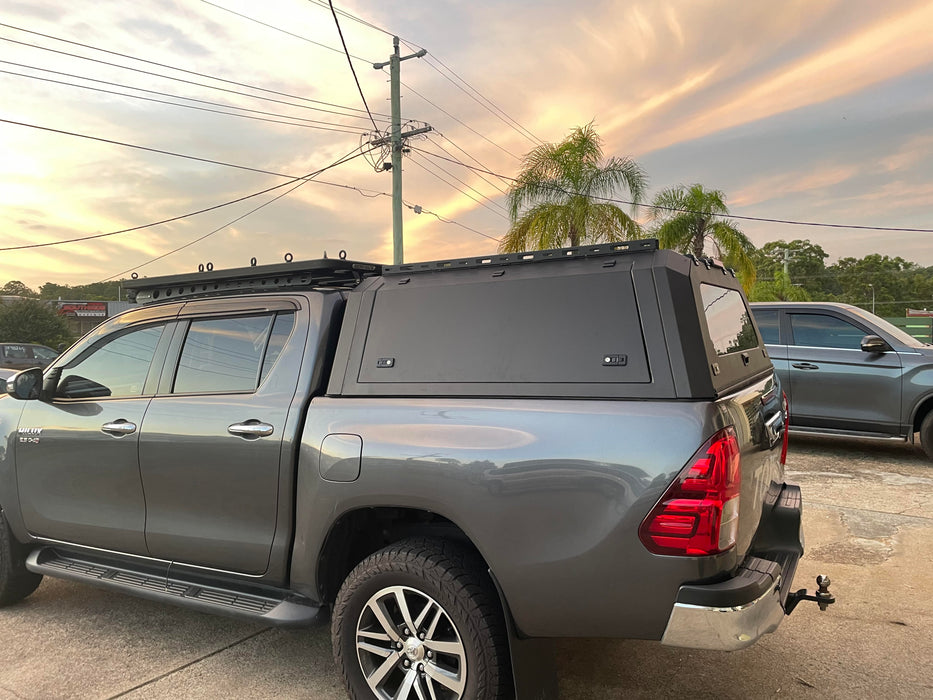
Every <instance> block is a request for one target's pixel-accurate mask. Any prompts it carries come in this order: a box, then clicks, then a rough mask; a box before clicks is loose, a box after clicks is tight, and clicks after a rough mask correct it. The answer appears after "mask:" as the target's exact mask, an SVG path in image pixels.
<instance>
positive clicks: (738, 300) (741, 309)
mask: <svg viewBox="0 0 933 700" xmlns="http://www.w3.org/2000/svg"><path fill="white" fill-rule="evenodd" d="M700 296H701V297H702V299H703V313H704V315H705V316H706V325H707V327H708V328H709V337H710V340H712V341H713V348H714V349H715V350H716V354H717V355H728V354H729V353H731V352H738V351H740V350H751V349H753V348H756V347H758V335H757V334H756V333H755V326H754V325H752V319H751V317H750V316H749V313H748V308H747V307H746V306H745V300H744V299H743V298H742V295H741V293H739V292H738V291H736V290H735V289H726V288H724V287H716V286H713V285H711V284H701V285H700Z"/></svg>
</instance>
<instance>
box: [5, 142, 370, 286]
mask: <svg viewBox="0 0 933 700" xmlns="http://www.w3.org/2000/svg"><path fill="white" fill-rule="evenodd" d="M356 150H359V149H354V151H356ZM351 153H353V152H352V151H351ZM361 155H362V153H357V154H355V155H348V156H344V157H343V158H341V159H340V160H338V161H335V162H334V163H332V164H331V165H328V166H327V167H325V168H321V169H320V170H317V171H315V172H312V173H309V174H307V175H303V176H301V177H295V178H292V179H291V180H290V181H289V182H283V183H282V184H279V185H274V186H273V187H267V188H266V189H264V190H260V191H259V192H253V193H252V194H248V195H244V196H242V197H237V198H236V199H232V200H230V201H229V202H223V203H222V204H215V205H214V206H210V207H205V208H204V209H198V210H197V211H192V212H188V213H187V214H180V215H179V216H173V217H171V218H168V219H161V220H159V221H153V222H150V223H148V224H141V225H140V226H132V227H130V228H125V229H120V230H119V231H109V232H108V233H96V234H92V235H89V236H80V237H78V238H69V239H67V240H62V241H51V242H49V243H31V244H29V245H21V246H11V247H8V248H0V250H2V251H5V250H23V249H26V248H47V247H50V246H58V245H65V244H66V243H78V242H81V241H90V240H93V239H95V238H106V237H108V236H117V235H119V234H121V233H130V232H131V231H140V230H142V229H145V228H152V227H153V226H160V225H162V224H168V223H172V222H173V221H179V220H181V219H187V218H189V217H192V216H197V215H198V214H205V213H207V212H209V211H214V210H215V209H221V208H223V207H228V206H230V205H231V204H238V203H239V202H243V201H245V200H247V199H252V198H253V197H259V196H260V195H264V194H266V193H267V192H272V191H274V190H277V189H281V188H282V187H288V186H289V185H291V184H292V183H294V182H295V181H297V180H302V181H306V180H310V179H312V178H314V177H316V176H317V175H319V174H320V173H322V172H324V171H325V170H329V169H330V168H334V167H336V166H338V165H341V164H343V163H345V162H347V161H349V160H353V159H354V158H358V157H359V156H361ZM314 182H318V181H317V180H314ZM228 225H229V224H228ZM119 274H122V273H119ZM108 279H109V278H108ZM103 281H106V280H103Z"/></svg>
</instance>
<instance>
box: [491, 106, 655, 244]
mask: <svg viewBox="0 0 933 700" xmlns="http://www.w3.org/2000/svg"><path fill="white" fill-rule="evenodd" d="M602 160H603V148H602V139H601V138H600V137H599V134H597V133H596V129H595V127H594V126H593V123H592V122H590V123H589V124H587V125H586V126H582V127H580V126H578V127H576V128H575V129H573V131H571V132H570V135H569V136H568V137H567V138H565V139H564V140H563V141H561V142H560V143H558V144H550V143H546V144H542V145H540V146H538V147H537V148H535V149H534V150H532V151H531V152H529V153H528V154H527V155H526V156H525V158H524V159H523V161H522V170H521V172H520V173H519V176H518V179H517V180H516V182H515V184H513V185H512V186H511V187H510V188H509V194H508V201H509V216H510V218H511V220H512V225H511V227H510V228H509V231H508V233H507V234H506V235H505V237H504V238H503V239H502V243H500V245H499V249H500V250H501V251H503V252H507V253H514V252H520V251H524V250H545V249H548V248H560V247H561V246H563V245H570V246H576V245H580V244H582V243H598V242H602V241H618V240H623V239H626V238H637V237H638V236H639V234H640V232H641V229H640V227H639V226H638V223H637V222H636V221H635V220H634V219H633V218H631V217H630V216H629V215H628V214H626V213H625V212H624V211H623V210H622V209H621V208H619V207H617V206H616V205H615V204H611V203H609V202H602V201H593V198H597V199H599V198H607V197H612V196H614V195H617V194H618V192H619V191H620V190H622V191H626V190H627V191H628V193H629V194H630V197H631V200H632V202H633V211H634V209H635V207H636V206H637V204H638V203H639V202H640V201H641V199H642V197H643V196H644V192H645V186H646V181H647V178H646V176H645V174H644V172H643V171H642V169H641V167H640V166H639V165H638V164H637V163H636V162H635V161H633V160H632V159H630V158H610V159H608V160H607V161H605V162H604V163H602V164H601V162H602ZM525 207H527V209H525V211H522V210H523V208H525Z"/></svg>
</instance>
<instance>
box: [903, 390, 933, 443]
mask: <svg viewBox="0 0 933 700" xmlns="http://www.w3.org/2000/svg"><path fill="white" fill-rule="evenodd" d="M930 411H933V393H930V394H927V395H926V396H924V397H923V398H921V399H920V400H919V401H918V402H917V404H916V406H915V407H914V410H913V415H912V417H911V421H910V425H911V431H910V433H911V434H910V436H908V437H911V438H912V437H913V434H914V433H916V432H917V431H919V430H920V424H921V423H923V419H924V418H926V416H927V414H928V413H930Z"/></svg>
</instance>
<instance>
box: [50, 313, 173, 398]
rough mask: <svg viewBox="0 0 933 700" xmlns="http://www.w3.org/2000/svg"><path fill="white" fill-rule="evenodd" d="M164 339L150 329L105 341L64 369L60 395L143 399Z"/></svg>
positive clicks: (159, 329) (155, 328)
mask: <svg viewBox="0 0 933 700" xmlns="http://www.w3.org/2000/svg"><path fill="white" fill-rule="evenodd" d="M160 337H162V326H150V327H149V328H140V329H138V330H131V331H129V332H127V333H123V334H121V335H119V336H117V337H110V338H105V339H103V340H102V341H99V342H98V343H95V344H94V346H92V348H91V349H90V350H88V351H85V352H83V353H81V355H80V356H79V357H78V358H77V359H76V360H75V361H73V362H71V363H70V364H68V365H66V366H65V367H64V368H63V369H62V379H61V381H60V382H59V384H58V390H57V392H56V394H57V395H58V396H61V397H63V398H70V399H82V398H96V397H106V396H112V397H119V396H139V395H140V394H142V393H143V387H144V385H145V383H146V376H147V375H148V374H149V365H150V363H151V362H152V356H153V355H154V354H155V349H156V345H158V343H159V338H160Z"/></svg>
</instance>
